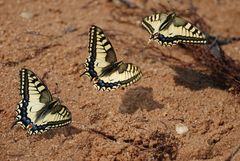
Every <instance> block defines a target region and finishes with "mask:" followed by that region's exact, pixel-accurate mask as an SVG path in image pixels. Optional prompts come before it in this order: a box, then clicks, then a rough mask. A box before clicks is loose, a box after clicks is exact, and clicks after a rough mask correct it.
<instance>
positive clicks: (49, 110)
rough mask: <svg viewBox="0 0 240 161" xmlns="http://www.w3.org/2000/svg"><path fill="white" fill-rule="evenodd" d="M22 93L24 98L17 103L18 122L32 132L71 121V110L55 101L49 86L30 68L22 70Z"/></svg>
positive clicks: (42, 130)
mask: <svg viewBox="0 0 240 161" xmlns="http://www.w3.org/2000/svg"><path fill="white" fill-rule="evenodd" d="M20 95H21V97H22V100H21V101H20V102H19V103H18V105H17V110H16V111H17V116H16V123H17V124H20V125H21V126H22V127H23V128H26V129H28V132H29V133H30V134H37V133H42V132H44V131H46V130H48V129H50V128H54V127H59V126H63V125H66V124H69V123H70V122H71V113H70V111H69V110H68V109H67V108H66V107H65V106H62V105H60V103H59V101H58V100H57V101H54V100H53V98H52V95H51V93H50V92H49V90H48V88H47V86H46V85H45V84H44V83H43V82H42V81H41V80H40V79H39V78H38V77H37V76H36V74H34V73H33V72H32V71H30V70H28V69H22V70H21V71H20ZM59 107H61V109H60V108H59ZM53 111H55V112H54V113H53ZM63 111H64V112H63ZM63 114H64V115H63Z"/></svg>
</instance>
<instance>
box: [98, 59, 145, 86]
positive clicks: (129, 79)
mask: <svg viewBox="0 0 240 161" xmlns="http://www.w3.org/2000/svg"><path fill="white" fill-rule="evenodd" d="M141 76H142V72H141V70H140V69H139V67H137V66H135V65H133V64H131V63H124V62H119V63H118V64H117V67H114V68H113V69H112V70H111V72H109V73H108V74H105V75H103V76H101V77H100V78H99V80H98V81H97V82H96V84H95V86H96V88H97V89H98V90H113V89H117V88H119V87H127V86H129V85H131V84H133V83H135V82H136V81H138V80H139V79H140V78H141Z"/></svg>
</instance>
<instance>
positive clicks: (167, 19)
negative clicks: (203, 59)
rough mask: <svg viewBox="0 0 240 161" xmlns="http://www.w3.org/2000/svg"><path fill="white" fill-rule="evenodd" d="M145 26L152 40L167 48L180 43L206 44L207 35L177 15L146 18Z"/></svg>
mask: <svg viewBox="0 0 240 161" xmlns="http://www.w3.org/2000/svg"><path fill="white" fill-rule="evenodd" d="M142 24H143V26H144V27H145V28H146V29H147V30H148V31H149V33H150V34H151V38H152V39H154V40H156V41H157V42H159V43H160V44H162V45H164V46H167V45H172V44H178V43H193V44H206V43H207V39H206V35H205V34H203V33H202V32H201V31H200V30H199V29H198V28H197V27H195V26H194V25H192V24H191V23H190V22H188V21H186V20H184V19H183V18H180V17H177V16H176V15H175V13H171V14H168V15H167V14H164V13H159V14H154V15H151V16H148V17H146V18H144V20H143V22H142Z"/></svg>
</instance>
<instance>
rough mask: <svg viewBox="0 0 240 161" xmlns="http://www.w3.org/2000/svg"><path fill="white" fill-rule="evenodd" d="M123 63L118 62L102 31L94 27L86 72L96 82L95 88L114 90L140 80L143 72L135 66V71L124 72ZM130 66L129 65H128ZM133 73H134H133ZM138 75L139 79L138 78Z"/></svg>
mask: <svg viewBox="0 0 240 161" xmlns="http://www.w3.org/2000/svg"><path fill="white" fill-rule="evenodd" d="M122 64H124V63H123V62H117V57H116V53H115V51H114V49H113V47H112V44H111V42H110V41H109V40H108V38H107V37H106V36H105V34H104V33H103V31H102V29H101V28H99V27H97V26H92V27H91V28H90V30H89V57H88V58H87V61H86V64H85V65H86V71H85V73H87V74H88V75H89V76H90V77H91V79H93V80H94V81H95V86H96V87H97V89H99V90H112V89H116V88H119V87H121V86H127V85H129V84H132V83H133V82H135V81H136V80H138V79H139V78H140V75H141V71H140V70H139V68H138V67H136V66H134V65H132V64H131V65H130V66H134V69H135V68H137V69H138V70H136V71H137V72H138V73H136V72H135V71H134V72H133V71H127V68H126V70H124V71H122V72H121V73H120V72H119V69H120V68H122ZM126 66H128V65H126ZM132 72H133V73H132ZM136 75H138V77H136Z"/></svg>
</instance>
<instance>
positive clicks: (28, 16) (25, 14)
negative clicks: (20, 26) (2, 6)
mask: <svg viewBox="0 0 240 161" xmlns="http://www.w3.org/2000/svg"><path fill="white" fill-rule="evenodd" d="M20 16H21V17H22V18H26V19H30V18H32V17H33V14H32V13H31V12H26V11H23V12H21V13H20Z"/></svg>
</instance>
